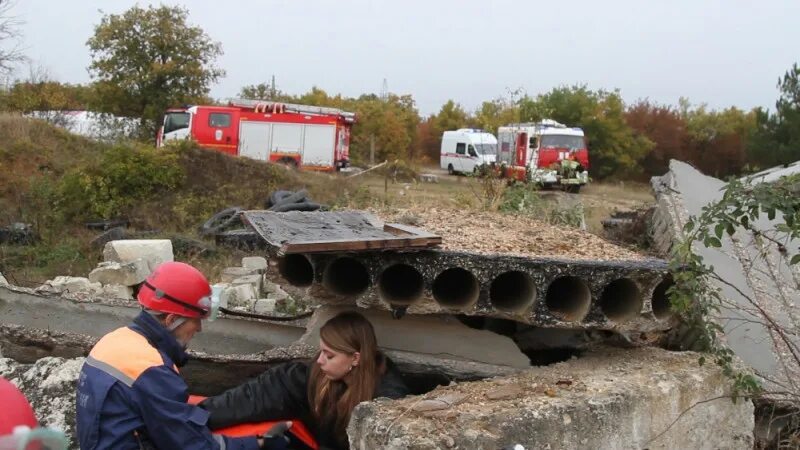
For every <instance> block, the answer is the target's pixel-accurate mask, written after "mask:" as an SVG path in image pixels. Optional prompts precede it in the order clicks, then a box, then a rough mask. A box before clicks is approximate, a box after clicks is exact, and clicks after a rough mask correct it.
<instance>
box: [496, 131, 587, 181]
mask: <svg viewBox="0 0 800 450" xmlns="http://www.w3.org/2000/svg"><path fill="white" fill-rule="evenodd" d="M497 141H498V145H497V147H498V152H497V162H498V164H500V166H501V168H502V169H503V175H505V176H508V177H513V178H516V179H518V180H520V181H532V182H535V183H538V184H541V185H544V186H552V185H562V186H564V187H567V188H569V189H570V190H573V191H578V190H579V189H580V187H581V186H583V185H585V184H586V183H587V182H588V181H589V150H588V149H587V147H586V139H585V137H584V134H583V130H582V129H580V128H569V127H567V126H565V125H563V124H560V123H558V122H556V121H554V120H549V119H545V120H542V121H540V122H537V123H520V124H511V125H506V126H504V127H500V128H499V129H498V131H497Z"/></svg>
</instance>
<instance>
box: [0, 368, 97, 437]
mask: <svg viewBox="0 0 800 450" xmlns="http://www.w3.org/2000/svg"><path fill="white" fill-rule="evenodd" d="M82 365H83V358H73V359H64V358H54V357H45V358H41V359H39V360H38V361H36V363H34V364H20V363H18V362H16V361H14V360H13V359H9V358H2V357H1V356H0V376H2V377H3V378H6V379H7V380H9V381H11V382H12V383H14V384H15V385H16V386H17V387H18V388H20V390H22V392H24V393H25V396H26V397H27V398H28V400H29V401H30V402H31V405H33V409H34V411H35V412H36V418H37V419H38V420H39V424H40V425H41V426H47V427H52V428H57V429H59V430H62V431H64V433H65V434H66V435H67V438H68V439H69V441H70V446H69V448H75V449H76V448H78V442H77V438H76V435H75V387H76V384H77V381H78V374H79V373H80V369H81V366H82Z"/></svg>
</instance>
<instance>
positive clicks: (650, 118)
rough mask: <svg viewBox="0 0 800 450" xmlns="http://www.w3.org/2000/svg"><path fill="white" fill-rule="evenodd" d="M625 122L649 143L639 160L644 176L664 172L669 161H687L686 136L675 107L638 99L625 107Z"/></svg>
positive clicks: (685, 130) (684, 126)
mask: <svg viewBox="0 0 800 450" xmlns="http://www.w3.org/2000/svg"><path fill="white" fill-rule="evenodd" d="M625 122H627V124H628V125H629V126H630V127H631V128H633V129H634V130H635V132H636V133H637V134H639V135H641V136H644V137H646V138H647V139H649V140H650V141H652V142H653V148H652V149H651V150H650V151H649V152H648V153H647V154H646V155H645V156H644V157H643V158H642V159H641V161H640V165H641V167H642V171H643V175H645V176H646V177H650V176H653V175H662V174H664V173H665V172H667V170H669V160H670V159H673V158H674V159H679V160H688V152H687V146H688V145H689V142H690V137H689V134H688V131H687V129H686V122H685V121H684V119H683V117H681V114H680V112H679V111H678V109H677V108H675V107H672V106H662V105H656V104H653V103H650V102H648V101H647V100H642V101H639V102H638V103H636V104H635V105H633V106H631V107H629V108H628V110H627V111H626V112H625Z"/></svg>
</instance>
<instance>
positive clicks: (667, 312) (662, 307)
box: [651, 276, 675, 320]
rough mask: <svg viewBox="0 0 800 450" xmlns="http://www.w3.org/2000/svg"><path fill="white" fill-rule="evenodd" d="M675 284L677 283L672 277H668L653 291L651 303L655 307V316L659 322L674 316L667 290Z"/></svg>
mask: <svg viewBox="0 0 800 450" xmlns="http://www.w3.org/2000/svg"><path fill="white" fill-rule="evenodd" d="M674 284H675V282H674V281H672V277H670V276H668V277H666V278H664V279H663V280H662V281H661V282H660V283H658V286H656V288H655V289H654V290H653V297H652V299H651V303H652V305H653V315H654V316H655V317H656V319H658V320H664V319H668V318H670V317H672V315H673V311H672V308H671V306H670V302H669V295H668V294H667V290H668V289H669V288H671V287H672V286H673V285H674Z"/></svg>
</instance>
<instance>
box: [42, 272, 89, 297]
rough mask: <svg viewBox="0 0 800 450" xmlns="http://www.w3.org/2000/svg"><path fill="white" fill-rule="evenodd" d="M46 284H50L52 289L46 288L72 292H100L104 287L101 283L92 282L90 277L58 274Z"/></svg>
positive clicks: (54, 290) (59, 291)
mask: <svg viewBox="0 0 800 450" xmlns="http://www.w3.org/2000/svg"><path fill="white" fill-rule="evenodd" d="M45 285H47V286H49V287H50V289H44V290H50V291H53V292H58V293H62V292H66V293H72V294H74V293H76V292H99V291H100V290H101V289H102V286H101V285H100V283H92V282H91V281H89V279H88V278H84V277H68V276H57V277H55V278H54V279H52V280H49V281H47V282H46V283H45Z"/></svg>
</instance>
